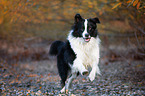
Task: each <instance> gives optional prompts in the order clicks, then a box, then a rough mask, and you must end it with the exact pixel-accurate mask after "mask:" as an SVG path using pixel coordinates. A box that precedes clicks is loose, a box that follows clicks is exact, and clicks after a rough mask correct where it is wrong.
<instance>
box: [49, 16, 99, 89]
mask: <svg viewBox="0 0 145 96" xmlns="http://www.w3.org/2000/svg"><path fill="white" fill-rule="evenodd" d="M96 23H100V21H99V19H98V18H90V19H83V18H82V17H81V16H80V14H76V15H75V22H74V26H73V28H72V30H71V31H70V33H69V35H68V38H67V41H66V42H62V41H55V42H53V43H52V45H51V47H50V52H49V53H50V55H57V67H58V72H59V76H60V77H61V85H62V90H61V92H65V91H66V90H68V89H69V88H70V86H71V82H72V80H73V79H74V78H76V77H77V76H78V75H79V74H81V75H85V74H88V73H89V71H88V68H89V67H91V68H92V70H91V72H90V74H89V76H88V77H89V79H90V80H91V81H93V80H94V79H95V75H96V73H98V74H100V70H99V67H98V63H99V57H100V56H99V43H100V39H99V37H98V33H97V29H96V28H97V25H96ZM68 75H70V77H69V78H68V83H67V84H65V81H66V79H67V77H68Z"/></svg>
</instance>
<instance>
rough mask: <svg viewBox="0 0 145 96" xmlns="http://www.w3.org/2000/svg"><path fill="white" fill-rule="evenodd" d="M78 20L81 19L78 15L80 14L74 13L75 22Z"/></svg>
mask: <svg viewBox="0 0 145 96" xmlns="http://www.w3.org/2000/svg"><path fill="white" fill-rule="evenodd" d="M80 20H82V17H81V15H80V14H76V15H75V22H76V23H77V22H79V21H80Z"/></svg>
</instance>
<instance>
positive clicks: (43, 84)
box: [0, 59, 145, 96]
mask: <svg viewBox="0 0 145 96" xmlns="http://www.w3.org/2000/svg"><path fill="white" fill-rule="evenodd" d="M100 69H101V72H102V76H97V77H96V79H95V80H94V81H93V82H89V81H87V80H86V77H85V76H79V77H78V78H77V79H75V80H74V81H73V87H72V89H71V93H69V95H70V96H82V95H85V96H94V95H95V96H100V95H110V96H113V95H115V96H116V95H140V96H141V95H142V96H143V95H145V61H130V63H127V62H126V61H123V60H122V61H115V62H108V63H105V62H104V59H101V62H100ZM59 80H60V78H59V76H58V72H57V67H56V59H51V60H43V61H32V62H23V63H20V62H19V63H17V64H12V65H8V64H7V62H5V61H1V63H0V96H1V95H2V96H6V95H8V96H15V95H28V96H34V95H40V96H41V95H44V96H47V95H49V96H50V95H52V96H54V95H56V96H57V95H59V90H60V89H61V87H60V82H59ZM63 96H64V95H63Z"/></svg>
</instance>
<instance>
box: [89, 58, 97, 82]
mask: <svg viewBox="0 0 145 96" xmlns="http://www.w3.org/2000/svg"><path fill="white" fill-rule="evenodd" d="M98 63H99V59H98V60H97V62H95V63H93V65H92V70H91V72H90V74H89V79H90V80H91V81H93V80H94V79H95V76H96V73H97V74H99V75H100V69H99V66H98Z"/></svg>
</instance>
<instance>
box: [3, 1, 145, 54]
mask: <svg viewBox="0 0 145 96" xmlns="http://www.w3.org/2000/svg"><path fill="white" fill-rule="evenodd" d="M144 9H145V3H144V1H143V0H82V1H80V0H0V39H1V41H2V42H3V41H6V42H15V43H18V42H19V43H20V42H26V41H30V40H39V39H43V40H48V41H53V40H56V39H60V40H65V39H66V37H67V34H68V31H69V30H70V28H71V26H72V25H73V22H74V15H75V14H76V13H80V14H81V15H82V16H83V17H84V18H90V17H92V18H93V17H98V18H99V19H100V21H101V24H99V25H98V29H99V33H100V37H101V38H102V44H104V45H105V46H106V47H109V45H110V44H111V43H112V42H113V43H114V42H115V44H123V45H128V44H131V45H132V46H134V47H135V48H139V49H141V50H142V51H141V53H144V52H145V51H144V50H145V48H144V46H145V31H144V29H145V28H144V25H145V19H144V17H145V13H144V12H145V11H144ZM38 38H39V39H38ZM116 41H117V42H116ZM20 44H21V43H20ZM2 45H3V44H2V43H1V47H2Z"/></svg>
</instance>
